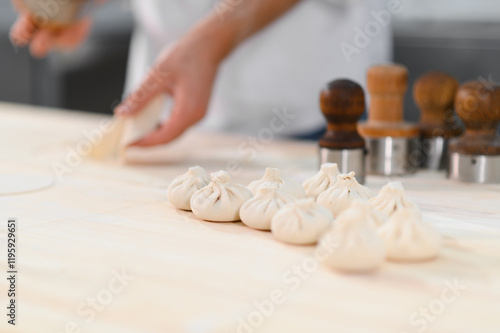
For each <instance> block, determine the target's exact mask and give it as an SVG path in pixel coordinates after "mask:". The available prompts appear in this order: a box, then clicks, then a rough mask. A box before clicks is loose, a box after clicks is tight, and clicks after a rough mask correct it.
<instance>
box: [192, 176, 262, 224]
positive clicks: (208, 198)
mask: <svg viewBox="0 0 500 333" xmlns="http://www.w3.org/2000/svg"><path fill="white" fill-rule="evenodd" d="M250 198H252V192H250V191H249V190H248V188H246V187H245V186H243V185H239V184H234V183H232V182H231V176H229V174H228V173H227V172H226V171H222V170H221V171H218V172H214V173H212V181H211V182H210V184H208V186H206V187H204V188H202V189H200V190H198V191H196V192H195V193H194V194H193V196H192V197H191V209H192V210H193V213H194V215H196V216H197V217H199V218H200V219H203V220H207V221H215V222H232V221H239V219H240V214H239V212H240V208H241V205H243V203H244V202H245V201H247V200H249V199H250Z"/></svg>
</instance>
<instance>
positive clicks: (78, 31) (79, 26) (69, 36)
mask: <svg viewBox="0 0 500 333" xmlns="http://www.w3.org/2000/svg"><path fill="white" fill-rule="evenodd" d="M12 2H13V4H14V6H15V7H16V8H17V10H18V11H19V17H18V19H17V21H16V23H14V25H13V26H12V29H11V31H10V39H11V41H12V42H13V43H14V44H16V45H18V46H21V47H23V46H28V45H29V46H30V51H31V54H32V55H33V56H35V57H39V58H41V57H44V56H46V55H47V53H49V52H50V51H51V50H52V49H59V50H68V49H73V48H75V47H77V46H78V45H79V44H80V43H81V42H83V40H85V38H86V37H87V35H88V33H89V31H90V27H91V19H90V18H89V17H86V18H83V19H82V20H80V21H78V22H76V23H74V24H72V25H70V26H68V27H65V28H64V29H58V30H54V29H50V28H45V27H39V26H38V25H37V24H36V22H35V21H34V19H33V18H32V16H31V15H30V13H29V10H28V9H27V8H26V7H25V5H24V4H23V2H22V1H21V0H12Z"/></svg>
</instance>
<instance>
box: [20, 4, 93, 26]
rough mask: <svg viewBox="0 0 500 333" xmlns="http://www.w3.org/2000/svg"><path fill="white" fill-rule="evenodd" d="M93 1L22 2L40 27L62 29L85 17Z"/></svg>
mask: <svg viewBox="0 0 500 333" xmlns="http://www.w3.org/2000/svg"><path fill="white" fill-rule="evenodd" d="M92 2H93V0H64V1H53V3H50V2H47V1H40V0H21V3H22V4H24V6H25V7H26V8H27V9H28V10H29V12H30V14H31V20H32V21H33V23H34V24H35V25H36V26H38V27H45V28H49V29H53V30H59V29H62V28H64V27H66V26H68V25H71V24H73V23H74V22H76V21H77V20H79V19H80V18H82V17H83V15H84V14H85V13H86V12H87V10H88V8H90V6H91V4H92Z"/></svg>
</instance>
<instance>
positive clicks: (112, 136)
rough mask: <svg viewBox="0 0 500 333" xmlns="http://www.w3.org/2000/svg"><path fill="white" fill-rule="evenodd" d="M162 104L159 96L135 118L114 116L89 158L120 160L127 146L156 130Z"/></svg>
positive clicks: (161, 96) (162, 101)
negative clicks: (109, 126) (107, 130)
mask: <svg viewBox="0 0 500 333" xmlns="http://www.w3.org/2000/svg"><path fill="white" fill-rule="evenodd" d="M163 104H164V97H163V95H159V96H157V97H155V98H153V99H152V100H151V102H149V104H147V105H146V106H145V107H144V109H142V110H141V112H139V113H138V114H136V115H135V116H132V117H120V116H115V117H114V120H113V124H112V125H111V130H110V131H109V132H107V133H103V138H102V140H101V141H100V142H98V143H96V144H95V145H94V146H93V148H92V151H91V152H90V154H89V157H91V158H93V159H95V160H106V159H116V158H122V157H123V155H124V152H125V149H126V148H127V146H128V145H129V144H131V143H133V142H135V141H137V140H139V139H142V138H143V137H144V136H146V135H147V134H149V133H151V132H152V131H153V130H155V129H156V127H157V126H158V124H159V121H160V114H161V111H162V107H163Z"/></svg>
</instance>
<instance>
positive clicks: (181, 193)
mask: <svg viewBox="0 0 500 333" xmlns="http://www.w3.org/2000/svg"><path fill="white" fill-rule="evenodd" d="M209 182H210V178H209V177H208V174H207V172H206V171H205V169H203V168H202V167H199V166H195V167H192V168H189V170H188V172H186V173H185V174H182V175H180V176H178V177H176V178H175V179H174V180H173V181H172V183H170V185H169V186H168V190H167V197H168V200H169V201H170V202H171V203H172V205H174V207H176V208H179V209H183V210H191V204H190V201H191V197H192V196H193V194H194V192H196V191H198V190H199V189H201V188H203V187H205V186H207V185H208V183H209Z"/></svg>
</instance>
